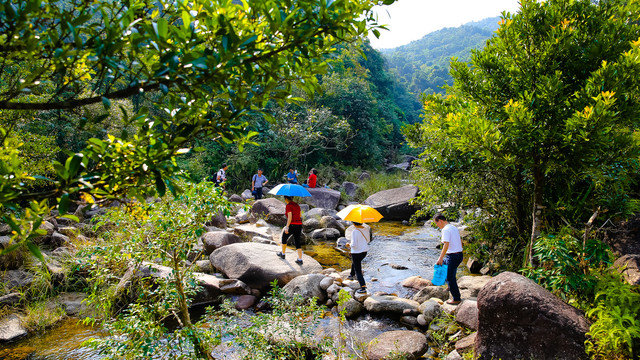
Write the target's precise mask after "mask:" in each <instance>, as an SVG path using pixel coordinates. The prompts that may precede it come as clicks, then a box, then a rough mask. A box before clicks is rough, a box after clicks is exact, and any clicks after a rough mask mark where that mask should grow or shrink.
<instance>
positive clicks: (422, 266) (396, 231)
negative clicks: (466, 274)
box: [0, 222, 461, 360]
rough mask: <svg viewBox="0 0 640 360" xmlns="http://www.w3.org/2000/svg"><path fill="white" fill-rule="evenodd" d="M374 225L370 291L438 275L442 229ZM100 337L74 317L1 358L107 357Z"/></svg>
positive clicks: (325, 256)
mask: <svg viewBox="0 0 640 360" xmlns="http://www.w3.org/2000/svg"><path fill="white" fill-rule="evenodd" d="M372 229H373V240H372V241H371V243H370V249H369V253H368V255H367V257H366V258H365V259H364V261H363V273H364V275H365V280H366V281H367V286H368V287H369V292H370V293H373V292H376V291H383V292H386V293H392V294H397V295H399V296H405V297H410V295H412V294H411V293H409V290H407V289H406V288H403V287H402V285H401V282H402V280H404V279H406V278H408V277H410V276H414V275H420V276H422V277H424V278H428V279H430V278H431V277H432V276H433V264H434V263H435V262H436V260H437V258H438V255H439V253H440V251H439V250H438V249H436V246H437V245H438V243H439V238H440V233H439V231H438V230H437V229H435V228H432V227H430V226H418V227H415V226H414V227H411V226H405V225H402V224H400V223H398V222H383V223H377V224H372ZM304 251H305V253H307V254H309V255H311V256H313V257H314V258H315V259H316V260H317V261H318V262H320V264H322V266H323V267H324V268H329V267H333V268H336V269H338V270H346V269H349V268H350V266H351V261H350V259H349V258H348V257H347V256H346V255H345V254H344V253H343V252H341V251H339V250H338V249H336V248H335V246H334V244H333V243H322V244H318V245H309V246H306V247H305V248H304ZM403 268H406V269H403ZM459 271H461V269H460V270H459ZM403 328H404V327H403V326H401V325H400V324H398V323H397V322H395V321H392V320H388V319H384V318H376V317H372V316H370V315H365V316H362V317H361V318H359V319H358V320H356V321H349V322H348V324H347V330H348V332H349V334H350V336H351V337H352V338H355V339H357V341H358V342H361V343H367V342H369V341H370V340H372V339H373V338H374V337H376V336H377V335H378V334H380V333H382V332H385V331H390V330H397V329H403ZM319 330H320V333H321V334H324V335H328V336H334V335H335V334H336V333H337V320H336V318H335V317H327V318H325V319H324V320H322V322H321V324H320V329H319ZM96 336H101V333H100V331H99V330H97V329H94V328H91V327H87V326H85V325H82V324H81V323H80V322H79V321H78V320H77V319H73V318H70V319H66V320H64V321H63V322H61V323H60V324H59V325H58V326H56V327H55V328H53V329H51V330H49V331H47V332H46V333H44V334H42V335H37V336H32V337H29V338H27V339H24V340H21V341H19V342H16V343H12V344H9V345H6V346H5V348H4V349H0V359H6V360H15V359H25V358H28V359H30V360H62V359H77V360H97V359H101V358H102V357H101V356H100V355H99V354H98V353H97V352H96V351H95V350H93V349H92V348H89V347H86V346H83V345H82V343H83V342H84V341H86V340H89V339H90V338H92V337H96Z"/></svg>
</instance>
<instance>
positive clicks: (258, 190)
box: [253, 187, 262, 200]
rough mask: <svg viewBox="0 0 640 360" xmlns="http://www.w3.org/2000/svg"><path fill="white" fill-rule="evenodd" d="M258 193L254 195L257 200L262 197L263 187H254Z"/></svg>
mask: <svg viewBox="0 0 640 360" xmlns="http://www.w3.org/2000/svg"><path fill="white" fill-rule="evenodd" d="M254 190H255V191H256V194H255V195H254V196H253V197H254V198H255V199H256V200H260V199H262V188H261V187H260V188H254Z"/></svg>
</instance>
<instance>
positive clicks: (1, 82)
mask: <svg viewBox="0 0 640 360" xmlns="http://www.w3.org/2000/svg"><path fill="white" fill-rule="evenodd" d="M392 2H393V1H392V0H380V1H377V0H376V1H373V0H335V1H331V0H298V1H292V0H291V1H270V0H266V1H256V2H238V1H232V0H216V1H210V0H206V1H201V0H194V1H190V2H175V1H153V2H152V1H142V0H128V1H119V2H113V1H92V2H86V1H79V0H70V1H64V2H53V1H46V0H45V1H43V0H29V1H22V2H18V3H14V2H2V3H1V4H0V54H1V56H0V111H1V112H2V115H3V120H2V123H1V125H2V126H1V127H0V131H1V134H0V139H1V140H2V149H1V152H0V157H1V160H2V161H1V163H2V165H1V166H0V177H2V185H1V186H0V203H1V204H2V205H3V207H5V208H6V207H10V208H15V209H17V206H16V205H17V204H19V203H20V204H22V205H24V201H30V200H33V201H34V202H32V203H31V207H32V210H33V211H34V213H39V214H42V213H44V212H46V211H47V209H49V205H48V203H47V200H48V199H54V200H55V201H56V202H57V203H58V204H59V210H60V212H61V213H65V212H66V210H67V208H68V205H69V203H70V201H71V200H72V199H78V196H79V195H82V194H86V195H82V198H83V199H84V200H85V201H104V200H108V199H112V198H118V197H123V196H129V197H137V198H140V199H143V198H144V197H145V196H147V195H150V194H153V193H155V192H156V191H157V192H158V193H159V194H161V195H162V194H164V192H165V191H166V190H167V189H169V190H171V191H176V190H177V185H176V181H175V180H176V176H178V174H179V170H180V169H179V166H178V163H177V162H176V156H177V155H179V154H181V153H185V152H188V151H189V148H188V146H189V144H190V143H189V142H190V141H191V140H192V139H194V138H195V137H197V136H204V137H207V138H211V139H215V140H217V141H220V142H236V143H238V144H239V145H240V146H242V145H243V144H245V143H247V142H249V141H250V139H251V137H252V136H254V135H255V132H252V131H250V130H249V129H248V127H249V123H248V120H247V119H248V117H247V116H248V115H252V114H264V113H265V112H264V108H265V106H266V104H267V102H268V101H274V102H276V103H280V104H282V105H284V104H285V103H290V102H296V101H298V100H300V99H298V98H295V97H292V96H291V89H292V87H293V86H294V85H296V86H297V87H299V88H301V89H303V90H305V91H307V92H309V93H311V92H313V91H314V90H315V89H316V88H317V85H318V75H319V74H321V73H323V72H325V71H326V70H327V69H328V63H329V61H330V58H329V57H328V55H329V54H331V53H333V52H334V51H335V50H336V47H335V46H336V45H337V44H339V43H342V42H348V41H353V40H354V39H357V38H359V37H360V36H362V35H363V34H365V33H367V31H369V30H372V29H373V31H374V32H377V31H378V30H377V29H376V27H378V26H377V24H376V22H375V16H374V14H373V13H372V11H371V8H372V7H373V6H374V5H376V4H389V3H392ZM119 99H132V100H133V103H132V105H133V106H132V107H131V108H128V106H121V105H123V104H121V103H118V101H119ZM91 104H99V105H101V106H102V109H100V108H97V109H96V108H93V109H92V111H86V110H87V106H88V105H91ZM52 112H53V113H54V114H55V116H56V117H58V118H59V121H60V122H63V123H64V122H68V123H70V126H71V127H73V128H74V129H82V128H86V127H87V126H96V127H97V128H100V129H102V130H100V131H101V132H102V136H101V137H94V138H91V139H89V140H88V142H87V145H86V147H83V148H80V149H78V150H77V151H76V152H75V153H71V154H69V156H68V157H66V158H63V159H60V160H61V161H60V162H55V163H54V169H55V171H54V172H52V173H51V174H50V176H49V178H48V179H46V178H44V177H43V176H42V174H34V173H28V172H26V171H25V168H24V166H23V165H24V162H23V159H24V157H23V156H21V148H20V142H19V141H17V140H16V136H18V135H17V134H19V133H20V131H21V129H24V128H25V127H28V126H30V125H33V123H34V122H35V123H37V122H38V119H39V118H41V117H43V116H51V115H52ZM116 112H117V113H118V115H119V118H118V119H116V118H115V117H114V115H115V113H116ZM110 122H121V125H120V126H118V127H116V128H115V129H114V128H110V125H109V124H110ZM35 179H40V180H44V181H48V182H49V183H50V184H51V185H50V187H49V188H48V189H47V190H46V191H33V190H31V189H32V188H30V187H29V182H32V181H34V180H35ZM89 195H90V196H89ZM36 218H37V217H36ZM5 220H7V221H8V222H9V223H10V224H12V226H15V228H20V224H17V223H15V222H16V221H18V220H17V219H16V218H13V220H12V219H11V218H9V217H6V219H5ZM22 220H24V219H22ZM32 220H33V219H32ZM34 221H35V223H33V224H32V225H34V228H37V227H38V226H37V225H38V223H37V222H38V220H34ZM14 223H15V224H14Z"/></svg>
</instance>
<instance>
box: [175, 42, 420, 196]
mask: <svg viewBox="0 0 640 360" xmlns="http://www.w3.org/2000/svg"><path fill="white" fill-rule="evenodd" d="M319 82H320V87H319V92H318V93H316V94H313V96H309V95H307V94H306V93H304V92H303V91H302V90H300V89H294V94H295V96H298V97H300V98H303V99H305V101H304V102H302V103H300V104H289V105H286V106H281V105H278V104H275V103H271V104H269V105H268V106H267V108H266V111H268V112H269V114H270V115H271V117H272V118H271V119H270V121H267V119H263V118H254V119H253V121H252V123H251V126H250V129H251V130H252V131H255V132H256V133H257V135H256V136H255V137H253V138H252V141H253V142H254V143H256V144H257V145H258V146H253V145H249V146H245V147H244V150H243V151H240V149H239V148H238V146H237V145H236V144H229V145H218V144H216V143H214V142H213V141H212V140H210V139H205V138H201V139H197V140H196V144H197V146H200V147H203V148H204V149H206V150H205V151H204V152H203V153H200V154H193V155H192V156H191V157H190V158H189V159H188V160H187V163H186V167H187V168H188V169H189V170H190V171H191V173H192V175H193V177H194V178H196V179H201V178H206V177H210V176H213V174H214V173H215V171H217V169H218V168H219V166H220V164H222V163H227V164H229V165H230V167H229V171H228V178H229V179H230V181H229V186H230V187H231V188H232V189H235V190H238V191H242V190H243V189H245V188H247V186H248V183H250V177H251V175H252V174H254V173H255V172H256V170H257V168H258V167H262V168H264V171H265V175H266V176H267V178H269V179H271V180H276V181H279V180H281V177H282V176H283V175H284V174H285V173H286V172H287V171H288V169H289V167H290V166H293V167H294V168H296V169H299V170H300V173H301V175H302V178H303V179H304V178H306V176H307V174H308V171H309V170H310V169H311V168H312V167H316V168H317V167H322V166H337V167H362V168H368V169H373V168H379V167H380V166H381V165H382V164H383V163H384V162H385V161H386V160H392V161H393V160H394V158H395V157H396V156H397V155H398V154H400V153H402V152H406V151H407V150H408V149H406V146H404V138H403V136H402V134H401V128H402V126H403V125H404V124H405V123H411V122H415V121H416V119H417V116H415V115H413V114H411V112H410V111H404V110H403V109H405V108H406V104H405V102H407V101H411V99H412V98H411V96H412V95H410V94H408V93H407V92H406V90H404V88H403V87H402V86H401V85H400V84H399V83H398V82H397V81H396V79H394V78H393V77H392V75H391V74H390V73H389V72H388V71H387V70H386V68H385V63H384V59H383V58H382V56H381V55H380V53H379V52H378V51H376V50H374V49H372V48H371V46H370V45H369V44H368V43H366V42H365V43H359V44H352V45H344V46H341V47H340V49H339V53H337V54H336V57H335V59H334V61H333V62H332V66H331V71H330V72H329V73H328V74H326V75H323V76H320V77H319ZM416 103H417V102H416Z"/></svg>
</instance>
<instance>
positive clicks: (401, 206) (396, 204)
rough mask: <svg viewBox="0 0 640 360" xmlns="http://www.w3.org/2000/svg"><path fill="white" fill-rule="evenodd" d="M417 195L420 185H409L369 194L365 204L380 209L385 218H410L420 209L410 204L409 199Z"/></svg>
mask: <svg viewBox="0 0 640 360" xmlns="http://www.w3.org/2000/svg"><path fill="white" fill-rule="evenodd" d="M417 195H418V187H417V186H414V185H407V186H403V187H401V188H395V189H389V190H384V191H380V192H377V193H375V194H373V195H371V196H369V197H368V198H367V200H365V201H364V204H365V205H369V206H371V207H372V208H375V209H376V210H378V211H379V212H380V214H382V216H383V217H384V219H385V220H409V219H410V218H411V216H412V215H413V214H415V212H416V211H417V210H418V209H417V207H415V206H413V205H410V204H409V200H411V199H413V198H415V197H416V196H417Z"/></svg>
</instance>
